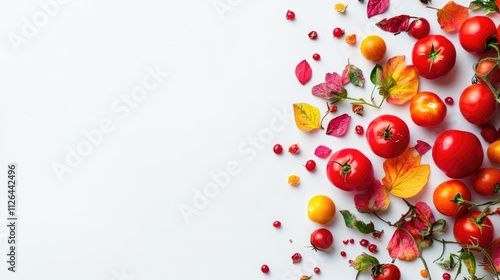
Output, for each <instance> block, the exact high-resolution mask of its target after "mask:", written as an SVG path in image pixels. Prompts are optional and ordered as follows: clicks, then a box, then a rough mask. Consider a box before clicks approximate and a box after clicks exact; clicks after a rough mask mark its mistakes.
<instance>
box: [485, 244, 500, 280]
mask: <svg viewBox="0 0 500 280" xmlns="http://www.w3.org/2000/svg"><path fill="white" fill-rule="evenodd" d="M486 252H487V253H488V255H490V258H491V260H492V261H493V266H494V267H495V270H496V271H497V272H498V273H500V237H499V238H497V239H495V240H493V242H492V243H491V244H490V245H489V246H488V247H486ZM483 262H484V263H485V264H486V266H485V267H484V268H485V269H486V270H488V271H490V272H492V271H491V270H492V267H490V264H491V262H490V261H489V260H488V258H487V257H486V256H485V257H484V260H483Z"/></svg>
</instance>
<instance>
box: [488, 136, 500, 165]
mask: <svg viewBox="0 0 500 280" xmlns="http://www.w3.org/2000/svg"><path fill="white" fill-rule="evenodd" d="M486 155H487V156H488V159H489V160H490V161H491V162H493V163H500V140H496V141H495V142H493V143H491V144H490V145H489V146H488V149H487V150H486Z"/></svg>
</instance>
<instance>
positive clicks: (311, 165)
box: [306, 159, 316, 172]
mask: <svg viewBox="0 0 500 280" xmlns="http://www.w3.org/2000/svg"><path fill="white" fill-rule="evenodd" d="M306 169H307V171H309V172H312V171H314V169H316V162H315V161H314V160H312V159H310V160H308V161H307V162H306Z"/></svg>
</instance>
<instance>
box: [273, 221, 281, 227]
mask: <svg viewBox="0 0 500 280" xmlns="http://www.w3.org/2000/svg"><path fill="white" fill-rule="evenodd" d="M273 227H275V228H279V227H281V222H280V221H274V223H273Z"/></svg>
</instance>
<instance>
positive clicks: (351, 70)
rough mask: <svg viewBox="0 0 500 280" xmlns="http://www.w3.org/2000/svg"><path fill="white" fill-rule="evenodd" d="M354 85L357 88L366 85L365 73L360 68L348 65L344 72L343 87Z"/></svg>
mask: <svg viewBox="0 0 500 280" xmlns="http://www.w3.org/2000/svg"><path fill="white" fill-rule="evenodd" d="M348 83H352V84H353V85H355V86H358V87H363V85H364V84H365V77H364V76H363V71H362V70H361V69H359V68H358V67H356V66H354V65H352V64H350V63H348V64H347V65H346V66H345V68H344V71H342V85H346V84H348Z"/></svg>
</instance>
